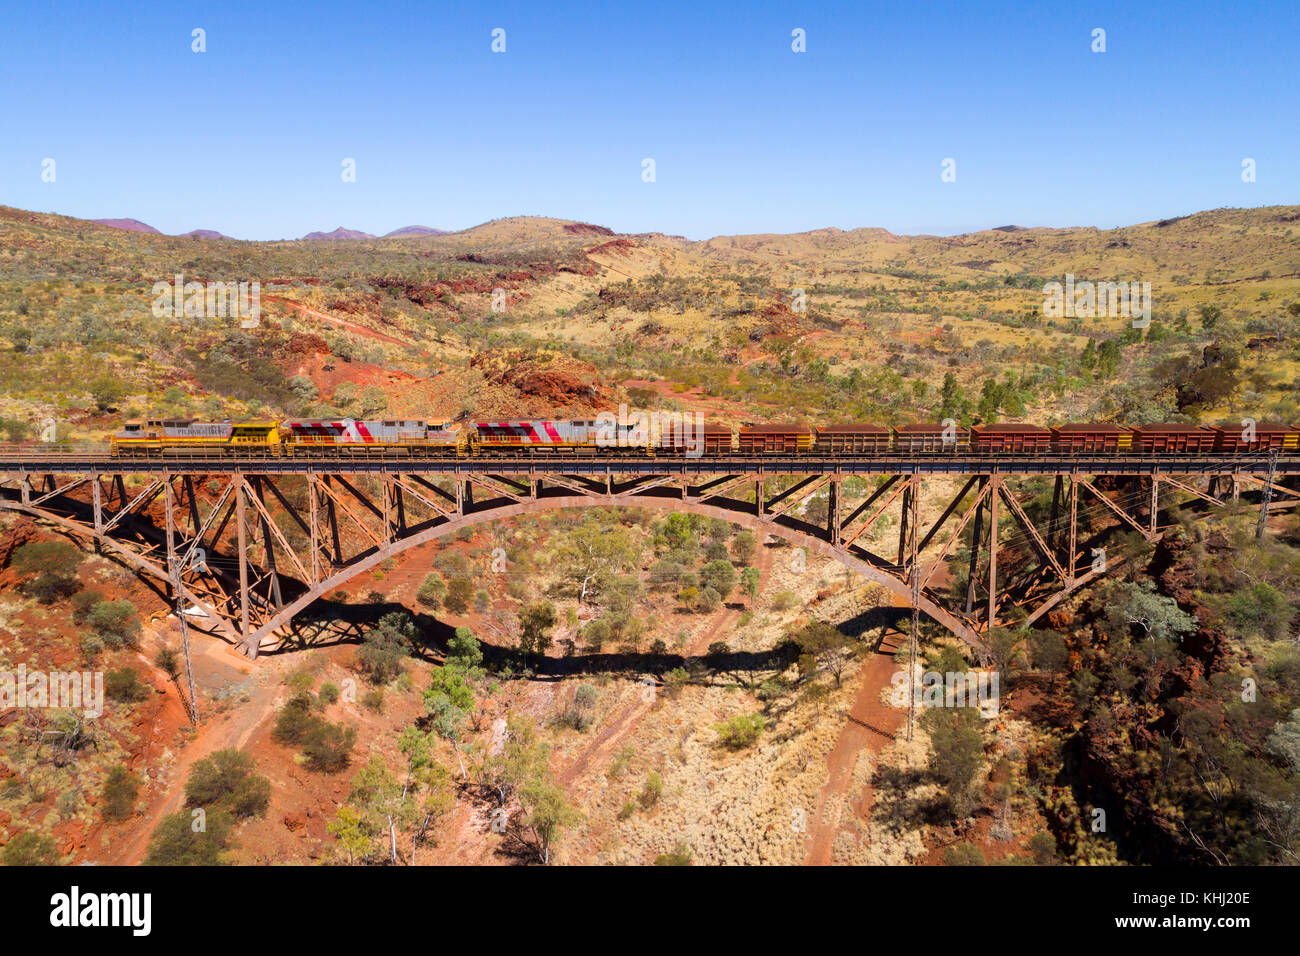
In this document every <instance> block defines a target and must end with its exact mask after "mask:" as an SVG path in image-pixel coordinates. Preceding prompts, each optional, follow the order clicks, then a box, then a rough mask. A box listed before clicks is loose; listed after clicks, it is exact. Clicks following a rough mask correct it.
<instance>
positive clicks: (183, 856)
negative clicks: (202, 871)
mask: <svg viewBox="0 0 1300 956" xmlns="http://www.w3.org/2000/svg"><path fill="white" fill-rule="evenodd" d="M202 819H203V826H202V827H201V828H200V829H199V830H198V832H195V821H196V818H195V817H194V815H193V813H192V812H191V811H189V810H178V811H177V812H176V813H173V814H171V815H169V816H166V817H164V818H163V820H162V822H161V823H159V824H158V827H157V829H155V830H154V831H153V835H152V836H151V837H150V838H149V850H148V852H147V853H146V854H145V858H144V862H145V866H220V865H222V864H224V863H227V862H229V861H228V860H226V859H225V857H224V856H223V853H224V851H225V849H226V842H227V840H229V838H230V828H231V825H232V823H231V819H230V817H229V816H228V815H227V814H225V813H224V812H222V811H221V810H214V811H211V812H208V811H204V815H203V817H202Z"/></svg>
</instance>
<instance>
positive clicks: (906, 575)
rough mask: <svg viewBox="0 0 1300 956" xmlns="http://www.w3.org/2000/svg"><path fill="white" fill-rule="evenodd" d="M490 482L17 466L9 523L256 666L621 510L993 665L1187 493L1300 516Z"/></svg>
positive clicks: (901, 479)
mask: <svg viewBox="0 0 1300 956" xmlns="http://www.w3.org/2000/svg"><path fill="white" fill-rule="evenodd" d="M481 467H482V469H483V470H481V471H476V472H468V471H458V472H456V473H454V474H446V473H442V474H433V473H430V472H428V471H412V470H407V469H403V468H402V466H401V465H400V464H397V463H392V464H391V465H389V466H387V467H386V468H382V469H378V470H375V469H366V470H364V471H362V470H357V471H349V470H346V469H337V468H331V467H329V466H322V467H320V468H319V469H309V470H307V471H306V472H298V473H295V474H283V473H277V472H274V471H272V472H265V471H259V470H258V469H256V468H252V469H247V468H235V469H227V470H213V471H207V470H204V469H202V468H197V467H196V468H192V469H191V468H187V469H184V470H182V469H176V470H172V469H170V468H169V467H168V466H167V464H166V463H159V464H158V466H157V467H156V469H155V470H153V471H147V472H143V473H142V472H139V471H132V472H122V471H116V470H113V469H112V467H111V466H106V467H104V468H103V469H102V470H101V469H86V470H82V468H81V467H80V466H78V467H76V468H68V469H67V470H64V471H59V470H53V469H45V470H41V471H39V472H33V471H31V470H22V471H19V472H17V473H15V472H6V471H4V470H3V469H0V509H5V510H9V511H11V512H18V513H23V514H27V515H30V516H32V517H34V518H37V519H39V520H42V521H46V522H50V523H52V524H54V525H55V526H57V527H59V528H60V529H61V530H63V531H65V532H67V533H68V534H70V535H73V536H77V537H79V538H81V539H83V540H86V541H90V542H93V543H94V544H95V546H96V547H98V548H100V549H102V550H104V551H107V552H109V553H111V554H113V555H114V556H115V557H117V558H119V559H121V560H123V561H124V562H125V563H126V564H128V565H130V566H131V567H133V568H134V569H136V570H137V571H139V572H141V573H143V574H147V575H150V576H152V577H154V578H156V579H158V580H159V581H161V582H164V584H165V586H166V587H167V589H168V591H169V593H170V594H171V595H172V598H173V600H174V601H175V603H176V609H177V611H178V612H179V613H178V617H179V619H180V620H181V622H182V635H183V637H184V638H185V640H188V638H187V637H185V633H186V629H185V624H186V623H187V620H188V623H191V624H194V623H196V622H195V621H194V620H193V618H194V616H195V615H200V616H201V618H202V621H203V626H204V627H205V628H207V629H210V630H212V631H215V632H217V633H218V634H220V635H221V636H223V637H224V638H226V639H228V640H230V641H231V642H232V643H235V644H237V645H239V646H241V647H242V648H243V649H244V651H245V652H246V653H247V654H248V655H249V656H250V657H254V658H255V657H256V656H257V655H258V653H259V651H261V650H263V649H267V648H268V647H275V646H277V640H278V639H277V634H278V633H281V632H282V631H283V629H284V628H286V627H287V626H288V625H289V624H290V623H291V622H292V621H293V619H294V617H295V615H297V614H299V613H301V612H302V611H303V610H304V609H305V608H306V607H308V606H309V605H310V604H311V603H312V602H313V601H315V600H317V599H319V598H320V597H322V596H324V595H325V594H327V593H328V592H329V591H331V590H333V589H335V588H338V587H339V586H341V585H342V584H344V583H346V582H347V581H349V580H351V579H352V578H354V577H356V576H357V575H359V574H363V573H365V572H367V571H369V570H371V569H373V568H374V567H375V566H376V565H378V564H379V563H380V562H382V561H385V560H388V559H389V558H393V557H396V556H398V555H400V554H402V553H403V552H405V551H407V550H408V549H410V548H413V547H417V546H419V545H421V544H425V543H428V542H431V541H436V540H438V539H440V538H442V537H445V536H446V535H449V534H455V533H457V532H459V531H462V530H464V529H467V528H473V527H477V526H479V525H481V524H484V523H486V522H489V521H497V520H505V519H510V518H519V517H523V516H527V515H529V514H535V513H540V512H545V511H555V510H561V509H570V508H573V509H581V508H609V507H631V508H647V509H652V510H657V511H681V512H685V513H689V514H696V515H701V516H704V517H709V518H718V519H721V520H723V521H728V522H731V523H734V524H737V525H741V526H743V527H746V528H749V529H751V530H753V531H755V532H758V533H760V534H772V535H775V536H777V537H780V538H783V539H785V540H787V541H789V542H790V543H792V544H794V545H796V546H799V547H802V548H806V549H807V550H808V551H810V552H812V553H815V554H818V555H821V556H823V557H826V558H830V559H834V560H836V561H839V562H840V563H841V564H843V565H844V566H845V567H847V568H849V569H851V570H853V571H856V572H858V573H859V574H861V575H862V576H863V577H865V578H866V579H867V580H869V581H871V582H873V583H875V584H878V585H880V586H882V587H883V588H885V589H886V590H888V591H889V592H890V593H891V594H893V595H895V596H896V597H898V598H899V599H900V600H901V601H902V602H903V603H905V604H907V605H909V606H911V607H912V608H913V609H914V612H919V613H924V614H926V615H927V616H928V617H930V618H932V619H933V620H934V621H936V622H937V623H938V624H940V625H941V626H942V627H944V628H946V629H947V630H948V631H950V632H951V633H953V634H954V635H956V636H957V637H959V638H961V639H962V640H964V641H966V642H967V643H968V644H970V645H971V646H972V647H973V648H975V649H976V651H977V653H978V654H979V656H980V657H981V658H986V655H987V651H986V640H985V638H986V636H987V633H988V631H989V630H990V629H991V628H992V627H996V626H999V625H1000V624H1003V623H1006V622H1008V621H1010V620H1013V619H1014V620H1019V621H1022V622H1025V623H1030V624H1032V623H1033V622H1034V621H1036V620H1038V619H1039V618H1040V617H1041V616H1042V615H1044V614H1046V613H1047V612H1048V611H1049V610H1050V609H1051V608H1052V607H1053V606H1055V605H1056V604H1057V603H1059V602H1060V601H1061V600H1062V599H1064V598H1065V597H1067V596H1068V595H1069V594H1071V593H1072V592H1074V591H1075V590H1077V589H1078V588H1080V587H1082V586H1084V585H1086V584H1087V583H1089V582H1091V581H1093V580H1095V579H1096V578H1097V577H1098V576H1100V575H1102V574H1105V573H1107V571H1109V570H1114V569H1115V568H1117V567H1120V566H1122V564H1123V559H1122V557H1117V558H1115V559H1113V560H1110V561H1109V562H1107V561H1106V560H1105V559H1104V550H1102V549H1098V548H1095V547H1093V545H1095V544H1097V543H1099V542H1100V541H1101V537H1100V536H1101V535H1103V534H1104V533H1105V531H1107V530H1109V529H1110V528H1113V527H1120V528H1123V529H1125V530H1129V531H1136V532H1137V533H1138V534H1140V535H1141V536H1142V537H1143V538H1145V539H1146V540H1148V541H1153V540H1155V539H1157V538H1158V537H1160V536H1161V535H1162V534H1163V533H1164V531H1165V530H1166V529H1167V528H1168V527H1170V526H1171V525H1172V524H1174V519H1173V517H1172V515H1171V514H1170V508H1169V506H1170V504H1172V503H1173V499H1174V498H1175V497H1176V498H1178V499H1179V500H1181V501H1187V502H1192V503H1194V504H1195V505H1196V506H1198V507H1202V508H1204V509H1207V510H1212V509H1214V508H1217V507H1223V506H1226V505H1228V504H1230V503H1231V502H1232V501H1235V500H1239V499H1240V498H1241V497H1242V496H1243V493H1244V494H1246V495H1252V496H1253V495H1257V496H1258V498H1259V499H1260V515H1261V519H1260V520H1261V528H1262V521H1263V516H1264V515H1265V514H1267V513H1268V512H1269V511H1274V510H1278V509H1280V508H1286V507H1292V506H1294V505H1295V504H1297V503H1300V492H1297V491H1295V490H1294V489H1292V488H1290V487H1288V486H1287V485H1286V483H1285V482H1286V480H1287V479H1286V478H1285V477H1281V476H1279V477H1277V479H1276V480H1275V476H1274V475H1273V474H1271V473H1270V474H1268V475H1267V477H1266V478H1261V477H1259V476H1258V475H1254V474H1248V473H1247V474H1241V473H1236V472H1224V473H1211V474H1206V473H1204V472H1203V471H1197V472H1195V473H1186V472H1181V473H1172V474H1170V473H1162V472H1154V473H1153V472H1151V471H1150V470H1143V471H1140V472H1137V473H1128V474H1118V475H1116V474H1112V473H1107V474H1103V475H1099V476H1092V475H1086V474H1082V473H1080V469H1079V467H1078V466H1077V465H1076V466H1074V467H1073V468H1072V469H1071V470H1069V471H1062V472H1060V473H1057V474H1054V475H1050V474H1049V475H1043V474H1041V472H1039V471H1037V470H1034V471H1031V472H1029V473H1026V474H1004V473H1000V472H997V471H994V472H991V473H975V474H958V475H951V474H947V473H945V474H938V475H934V474H925V473H923V472H922V471H921V470H920V469H915V470H912V471H911V472H907V471H899V472H896V473H892V474H891V473H887V472H886V473H878V474H874V475H868V476H860V475H854V474H851V473H850V474H845V473H839V472H835V471H833V470H831V471H811V472H810V473H802V474H801V473H799V472H797V471H792V470H791V469H789V468H783V469H781V470H780V471H765V470H764V469H762V468H754V469H752V470H746V471H734V472H730V473H705V474H700V473H699V472H698V471H695V470H689V471H688V470H687V469H685V468H683V469H682V470H681V471H680V472H677V473H671V472H669V473H664V472H662V471H658V472H643V473H637V472H631V473H626V472H622V471H620V472H617V473H616V472H614V471H613V469H614V468H619V467H622V466H619V465H611V466H608V469H607V470H606V472H605V473H604V474H599V473H597V474H592V473H590V472H588V473H586V474H568V473H564V472H562V471H560V470H559V469H558V468H549V469H536V470H533V471H530V472H529V473H521V472H519V471H516V470H514V469H512V473H507V474H502V473H498V472H492V471H488V469H491V468H492V467H493V465H492V464H491V463H483V464H482V466H481ZM1207 481H1208V485H1207V484H1206V482H1207ZM1028 482H1034V483H1036V484H1026V483H1028ZM1048 487H1050V489H1051V497H1050V501H1051V504H1050V509H1049V508H1048V507H1047V505H1046V501H1045V498H1044V494H1045V489H1046V488H1048ZM1162 494H1163V498H1162ZM1099 550H1101V551H1102V554H1103V559H1102V560H1101V561H1100V562H1098V560H1097V558H1096V555H1097V552H1098V551H1099ZM946 571H958V572H960V574H961V575H963V576H964V579H965V580H964V583H963V584H962V586H961V587H960V588H957V587H953V586H945V585H940V584H937V583H935V582H936V578H939V579H942V578H943V577H944V572H946Z"/></svg>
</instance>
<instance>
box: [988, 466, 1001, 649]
mask: <svg viewBox="0 0 1300 956" xmlns="http://www.w3.org/2000/svg"><path fill="white" fill-rule="evenodd" d="M989 481H991V482H992V483H993V490H992V491H991V492H989V631H990V632H991V631H992V630H993V624H994V622H995V621H996V620H997V613H998V499H999V498H1000V497H1001V493H1002V476H1001V475H993V476H992V477H991V478H989Z"/></svg>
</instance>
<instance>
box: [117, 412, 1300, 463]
mask: <svg viewBox="0 0 1300 956" xmlns="http://www.w3.org/2000/svg"><path fill="white" fill-rule="evenodd" d="M111 446H112V454H113V455H115V456H142V457H167V456H195V455H214V456H226V455H241V454H252V453H256V454H259V455H271V456H283V457H312V456H317V457H338V456H340V455H345V456H351V455H356V456H367V457H389V456H392V457H440V456H441V457H457V458H468V457H504V456H509V457H518V456H519V455H521V454H522V455H527V456H559V455H569V456H598V457H607V456H619V455H625V456H646V455H649V456H662V457H710V458H712V457H728V456H734V457H737V458H752V457H767V456H782V457H813V456H816V457H853V458H862V457H881V456H886V455H901V456H912V455H1026V454H1028V455H1049V454H1058V455H1128V454H1138V455H1144V454H1145V455H1154V454H1188V455H1204V454H1233V455H1240V454H1251V453H1266V452H1269V451H1272V450H1277V451H1278V452H1300V428H1296V427H1294V426H1291V425H1278V424H1269V423H1264V422H1260V423H1253V422H1250V421H1247V422H1245V423H1244V424H1243V425H1242V426H1240V427H1238V426H1231V427H1213V426H1209V425H1187V424H1165V425H1138V426H1125V425H1115V424H1111V423H1108V422H1094V423H1091V424H1067V425H1057V426H1055V427H1052V428H1044V427H1042V426H1039V425H1026V424H1014V423H1007V424H994V425H973V426H971V427H969V428H965V427H960V426H956V425H953V424H952V423H946V424H914V425H895V426H893V427H892V428H886V427H885V426H883V425H862V424H849V425H820V426H808V425H783V424H767V425H763V424H758V425H742V426H740V427H739V428H737V429H733V428H732V426H731V425H718V424H706V423H704V422H703V421H702V420H696V421H692V420H691V416H689V415H685V416H683V415H674V416H669V418H668V420H667V421H666V423H664V424H663V425H662V426H661V427H643V426H641V425H634V424H629V423H626V422H624V421H622V420H615V419H614V417H613V416H612V415H608V416H601V417H599V418H589V419H566V420H560V419H517V420H511V421H488V422H468V423H450V422H430V421H423V420H419V419H396V420H394V419H389V420H374V421H370V420H362V419H353V418H337V419H317V420H300V419H286V420H283V421H278V420H277V421H243V422H230V421H226V422H199V421H192V420H189V419H152V420H148V421H142V422H140V421H136V422H126V423H125V424H124V425H123V426H122V428H121V429H119V430H118V431H117V432H115V433H114V434H113V435H112V436H111Z"/></svg>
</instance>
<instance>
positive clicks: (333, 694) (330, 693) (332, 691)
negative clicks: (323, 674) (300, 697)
mask: <svg viewBox="0 0 1300 956" xmlns="http://www.w3.org/2000/svg"><path fill="white" fill-rule="evenodd" d="M338 699H339V687H338V685H337V684H334V683H331V682H330V681H326V682H325V683H323V684H321V685H320V700H321V703H322V704H332V703H334V702H335V701H336V700H338Z"/></svg>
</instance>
